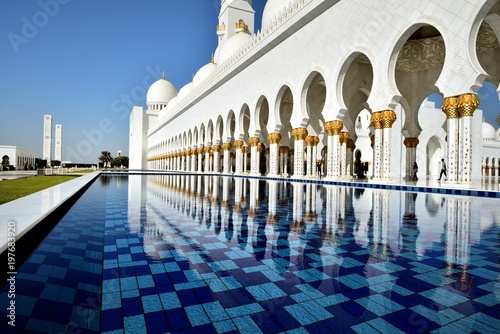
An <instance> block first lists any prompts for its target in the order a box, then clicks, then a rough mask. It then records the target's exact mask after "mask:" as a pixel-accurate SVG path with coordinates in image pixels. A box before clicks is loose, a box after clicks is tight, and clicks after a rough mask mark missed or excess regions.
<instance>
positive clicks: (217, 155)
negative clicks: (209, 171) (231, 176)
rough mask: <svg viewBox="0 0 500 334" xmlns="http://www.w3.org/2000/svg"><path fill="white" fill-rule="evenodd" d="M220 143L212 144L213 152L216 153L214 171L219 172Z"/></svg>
mask: <svg viewBox="0 0 500 334" xmlns="http://www.w3.org/2000/svg"><path fill="white" fill-rule="evenodd" d="M220 149H221V147H220V145H217V144H215V145H212V152H213V154H214V157H213V159H214V161H213V165H214V169H213V172H214V173H219V164H220Z"/></svg>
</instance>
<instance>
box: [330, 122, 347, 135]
mask: <svg viewBox="0 0 500 334" xmlns="http://www.w3.org/2000/svg"><path fill="white" fill-rule="evenodd" d="M343 127H344V123H342V121H339V120H335V121H331V122H326V123H325V131H326V134H327V135H329V136H333V135H338V134H340V132H341V131H342V128H343Z"/></svg>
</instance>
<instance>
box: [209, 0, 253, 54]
mask: <svg viewBox="0 0 500 334" xmlns="http://www.w3.org/2000/svg"><path fill="white" fill-rule="evenodd" d="M254 17H255V11H254V10H253V8H252V0H221V7H220V14H219V25H218V26H217V35H218V36H219V45H221V44H222V43H224V42H225V41H227V40H228V39H229V38H230V37H231V36H233V35H234V34H236V33H237V32H238V30H237V29H236V28H237V27H236V24H237V23H239V22H241V21H240V20H243V22H245V24H246V25H247V27H248V32H250V33H253V32H254Z"/></svg>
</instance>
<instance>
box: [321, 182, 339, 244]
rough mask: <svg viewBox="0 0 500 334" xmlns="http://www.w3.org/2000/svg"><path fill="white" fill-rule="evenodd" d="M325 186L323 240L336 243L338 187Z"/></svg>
mask: <svg viewBox="0 0 500 334" xmlns="http://www.w3.org/2000/svg"><path fill="white" fill-rule="evenodd" d="M325 187H326V202H325V203H326V226H325V229H324V231H323V241H324V242H326V243H329V244H332V245H336V244H337V243H338V221H339V207H338V206H339V197H340V188H339V187H337V186H325Z"/></svg>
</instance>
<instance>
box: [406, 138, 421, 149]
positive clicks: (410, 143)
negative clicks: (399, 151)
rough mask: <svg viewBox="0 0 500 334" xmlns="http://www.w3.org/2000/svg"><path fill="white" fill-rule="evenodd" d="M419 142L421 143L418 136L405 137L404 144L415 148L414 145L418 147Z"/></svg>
mask: <svg viewBox="0 0 500 334" xmlns="http://www.w3.org/2000/svg"><path fill="white" fill-rule="evenodd" d="M418 143H419V140H418V138H405V140H404V141H403V144H404V145H405V146H406V147H407V148H414V147H417V145H418Z"/></svg>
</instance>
